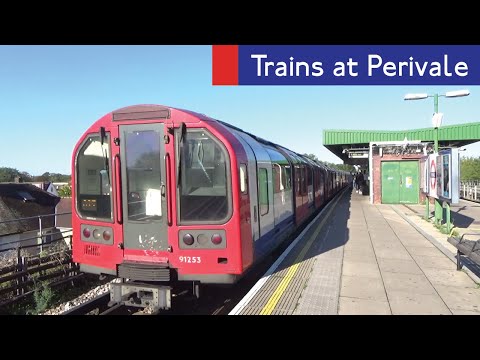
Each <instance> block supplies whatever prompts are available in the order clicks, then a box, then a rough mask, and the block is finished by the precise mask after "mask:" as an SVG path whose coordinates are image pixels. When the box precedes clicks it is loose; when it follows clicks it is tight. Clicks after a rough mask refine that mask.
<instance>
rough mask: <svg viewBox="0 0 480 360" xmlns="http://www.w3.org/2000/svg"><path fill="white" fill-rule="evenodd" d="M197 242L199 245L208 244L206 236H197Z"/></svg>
mask: <svg viewBox="0 0 480 360" xmlns="http://www.w3.org/2000/svg"><path fill="white" fill-rule="evenodd" d="M197 242H198V244H199V245H206V244H207V242H208V236H207V235H205V234H200V235H198V236H197Z"/></svg>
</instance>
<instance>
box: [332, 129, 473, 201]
mask: <svg viewBox="0 0 480 360" xmlns="http://www.w3.org/2000/svg"><path fill="white" fill-rule="evenodd" d="M435 137H437V139H438V146H439V149H440V150H442V149H446V148H458V147H462V146H465V145H469V144H472V143H474V142H477V141H480V122H476V123H466V124H459V125H449V126H442V127H439V128H425V129H416V130H402V131H378V130H324V131H323V145H324V146H325V147H326V148H327V149H329V150H330V151H331V152H332V153H334V154H335V155H336V156H338V157H339V158H340V159H342V160H343V162H344V163H345V164H350V165H358V166H360V169H363V170H366V173H367V174H368V177H367V179H368V180H367V185H368V189H369V191H368V192H366V193H368V194H369V196H370V203H372V204H418V203H421V202H422V201H424V199H425V196H424V194H423V193H422V192H421V189H420V178H421V177H420V159H421V158H422V157H424V156H426V155H428V154H431V153H433V151H434V141H435V140H434V139H435Z"/></svg>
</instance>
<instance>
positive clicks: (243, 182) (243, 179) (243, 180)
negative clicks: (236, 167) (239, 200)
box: [240, 164, 247, 194]
mask: <svg viewBox="0 0 480 360" xmlns="http://www.w3.org/2000/svg"><path fill="white" fill-rule="evenodd" d="M240 192H241V193H242V194H246V193H247V167H246V166H245V165H243V164H240Z"/></svg>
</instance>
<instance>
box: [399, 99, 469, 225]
mask: <svg viewBox="0 0 480 360" xmlns="http://www.w3.org/2000/svg"><path fill="white" fill-rule="evenodd" d="M468 95H470V91H468V90H456V91H447V92H446V93H445V94H437V93H435V94H433V95H428V94H407V95H405V97H404V98H403V99H404V100H421V99H426V98H429V97H433V126H434V129H435V131H434V139H433V141H434V150H435V153H437V154H438V150H439V149H438V128H439V127H440V125H441V122H442V115H441V114H439V113H438V98H439V97H460V96H468ZM429 206H430V199H429V198H428V195H427V201H426V214H425V217H426V219H427V220H428V219H429V218H430V208H429ZM442 221H443V208H442V204H441V203H440V201H438V199H435V222H436V223H437V224H438V223H440V224H441V223H442ZM447 228H448V229H449V228H450V206H449V204H447Z"/></svg>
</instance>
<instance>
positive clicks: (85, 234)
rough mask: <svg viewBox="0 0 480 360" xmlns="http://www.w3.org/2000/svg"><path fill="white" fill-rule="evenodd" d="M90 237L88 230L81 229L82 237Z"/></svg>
mask: <svg viewBox="0 0 480 360" xmlns="http://www.w3.org/2000/svg"><path fill="white" fill-rule="evenodd" d="M90 235H92V232H91V231H90V229H89V228H85V229H83V236H84V237H86V238H87V239H88V238H89V237H90Z"/></svg>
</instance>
